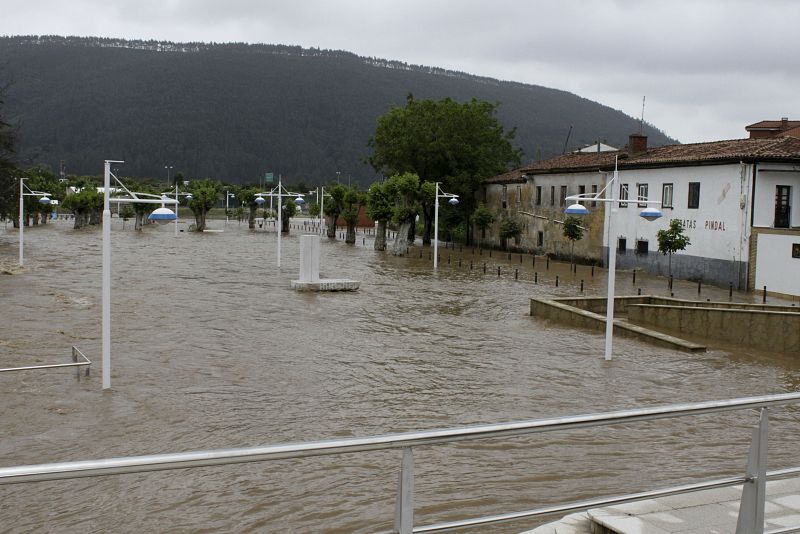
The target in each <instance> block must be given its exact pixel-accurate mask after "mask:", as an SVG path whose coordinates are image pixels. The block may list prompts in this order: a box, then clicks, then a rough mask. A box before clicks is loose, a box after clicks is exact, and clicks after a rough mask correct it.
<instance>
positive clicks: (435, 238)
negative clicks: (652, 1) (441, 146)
mask: <svg viewBox="0 0 800 534" xmlns="http://www.w3.org/2000/svg"><path fill="white" fill-rule="evenodd" d="M440 183H441V182H436V204H435V205H434V208H433V213H434V215H433V268H434V270H436V269H437V268H438V266H439V199H440V198H449V199H450V200H448V201H447V202H448V203H449V204H450V205H451V206H455V205H456V204H458V195H454V194H453V193H445V192H444V191H442V188H441V187H439V184H440Z"/></svg>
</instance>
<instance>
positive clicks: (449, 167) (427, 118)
mask: <svg viewBox="0 0 800 534" xmlns="http://www.w3.org/2000/svg"><path fill="white" fill-rule="evenodd" d="M496 109H497V105H496V104H490V103H488V102H483V101H479V100H476V99H472V100H471V101H470V102H466V103H463V104H459V103H458V102H456V101H454V100H451V99H450V98H445V99H442V100H439V101H438V102H435V101H433V100H415V99H414V97H413V96H411V95H409V96H408V98H407V100H406V106H405V107H404V108H400V107H397V106H393V107H392V108H390V109H389V111H388V112H387V113H385V114H384V115H382V116H381V117H380V118H379V119H378V127H377V129H376V131H375V135H374V136H373V137H371V138H370V140H369V142H368V145H369V147H370V148H371V149H372V152H373V153H372V155H371V156H370V157H369V158H368V160H367V161H368V162H369V163H370V165H372V167H373V168H374V169H375V170H376V171H384V172H385V173H386V174H390V175H396V174H403V173H407V172H408V173H414V174H416V175H417V176H418V177H419V179H420V185H421V184H424V183H425V182H442V187H443V189H445V190H446V191H447V192H448V193H455V194H457V195H459V200H460V202H459V205H458V210H459V211H460V213H461V214H462V220H464V221H465V223H466V226H467V228H468V227H469V220H470V216H471V215H472V212H473V211H474V210H475V207H476V205H475V193H476V192H477V191H478V188H479V187H480V186H481V185H482V183H483V181H484V180H485V179H486V178H488V177H491V176H495V175H497V174H501V173H503V172H505V171H506V170H508V168H509V167H511V166H516V165H519V161H520V157H521V151H520V150H518V149H514V148H513V147H512V145H511V141H512V140H513V138H514V134H515V132H514V130H511V131H510V132H504V131H503V127H502V126H501V125H500V123H499V122H498V121H497V118H496V117H495V111H496ZM423 215H424V216H425V218H426V228H427V229H429V228H430V225H429V223H428V222H427V221H428V219H429V218H430V216H429V214H428V213H427V212H425V211H424V210H423ZM466 239H467V243H469V242H470V241H471V235H470V232H469V229H467V236H466ZM423 241H424V242H428V243H429V242H430V234H429V232H428V233H427V234H426V235H423Z"/></svg>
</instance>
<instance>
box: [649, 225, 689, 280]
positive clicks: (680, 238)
mask: <svg viewBox="0 0 800 534" xmlns="http://www.w3.org/2000/svg"><path fill="white" fill-rule="evenodd" d="M656 237H657V238H658V251H659V252H661V253H662V254H664V255H665V256H666V255H669V276H670V277H671V276H672V254H673V253H674V252H678V251H679V250H685V249H686V247H688V246H689V245H691V244H692V243H691V242H690V241H689V236H687V235H686V234H684V233H683V223H682V222H681V221H680V220H678V219H672V220H671V221H670V222H669V228H667V229H666V230H659V231H658V233H657V234H656Z"/></svg>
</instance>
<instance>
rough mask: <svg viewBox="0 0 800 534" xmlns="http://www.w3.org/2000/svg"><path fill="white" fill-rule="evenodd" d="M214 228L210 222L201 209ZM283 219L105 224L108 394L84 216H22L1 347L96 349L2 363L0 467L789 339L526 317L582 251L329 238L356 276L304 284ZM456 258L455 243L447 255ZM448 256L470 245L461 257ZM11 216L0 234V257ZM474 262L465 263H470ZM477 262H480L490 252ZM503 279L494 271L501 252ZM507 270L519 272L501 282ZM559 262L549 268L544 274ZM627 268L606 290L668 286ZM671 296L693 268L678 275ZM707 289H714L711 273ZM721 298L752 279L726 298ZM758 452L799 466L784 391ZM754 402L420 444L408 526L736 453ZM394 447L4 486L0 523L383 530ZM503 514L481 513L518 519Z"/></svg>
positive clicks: (565, 495)
mask: <svg viewBox="0 0 800 534" xmlns="http://www.w3.org/2000/svg"><path fill="white" fill-rule="evenodd" d="M216 225H217V226H218V227H220V228H221V227H222V223H220V222H218V223H216ZM298 235H299V232H298V231H296V230H293V234H292V235H291V236H290V237H288V238H286V239H284V240H283V243H282V262H283V268H282V269H280V270H278V269H277V268H276V267H275V252H276V247H275V244H276V243H275V234H274V233H265V232H263V231H261V232H251V231H248V230H247V229H246V226H239V225H238V224H236V223H231V224H229V225H228V226H227V227H226V228H225V232H224V233H213V234H203V235H197V234H190V233H181V234H180V235H179V236H178V238H177V239H176V238H175V237H173V230H172V228H171V227H169V226H167V227H160V228H148V229H147V230H146V231H145V232H142V233H134V232H133V231H131V230H130V228H129V227H128V228H126V229H125V230H124V231H123V230H122V227H121V224H120V223H119V222H118V221H115V227H114V231H113V258H114V260H113V261H114V265H113V274H112V278H113V287H114V289H113V315H112V333H113V346H112V359H113V372H112V383H113V386H114V390H113V392H110V393H108V392H107V393H102V392H101V387H100V385H101V384H100V369H99V360H100V270H101V265H100V246H101V242H100V239H101V236H100V232H99V229H95V230H89V231H83V232H75V231H73V230H72V229H71V228H70V227H69V225H68V224H66V223H57V224H56V225H55V226H54V227H49V228H32V229H30V230H28V231H27V232H26V250H25V252H26V269H25V270H24V271H23V272H22V273H20V274H16V275H8V276H1V277H0V294H1V295H2V296H3V310H4V314H3V319H2V321H0V349H2V350H1V353H2V360H1V361H0V367H11V366H17V365H26V364H34V363H62V362H66V361H68V358H69V347H70V346H71V345H73V344H74V345H77V346H78V347H80V348H81V349H82V350H83V351H84V352H85V353H86V354H87V355H88V356H89V358H90V359H92V360H94V361H96V362H98V365H96V366H95V368H94V369H93V371H92V377H91V378H90V379H89V380H82V381H80V382H77V381H76V380H75V378H74V374H73V373H72V372H69V371H49V372H38V373H34V372H26V373H14V374H13V375H9V374H5V375H2V376H0V402H2V406H3V413H2V416H1V417H2V439H0V463H1V464H2V465H3V466H11V465H21V464H29V463H43V462H56V461H67V460H83V459H96V458H107V457H114V456H128V455H137V454H153V453H166V452H178V451H191V450H198V449H219V448H228V447H246V446H254V445H264V444H274V443H281V442H297V441H309V440H319V439H330V438H336V437H346V436H365V435H371V434H380V433H388V432H401V431H408V430H417V429H429V428H439V427H445V426H456V425H466V424H477V423H493V422H500V421H510V420H520V419H535V418H541V417H550V416H556V415H566V414H579V413H590V412H595V411H605V410H613V409H620V408H628V407H634V406H640V405H658V404H667V403H673V402H687V401H701V400H710V399H723V398H729V397H735V396H746V395H759V394H767V393H779V392H785V391H793V390H795V389H796V388H797V385H798V382H800V372H798V371H797V369H796V365H795V361H794V358H790V357H788V356H786V355H773V354H761V353H757V352H754V351H750V352H726V351H721V350H711V351H709V352H707V353H703V354H686V353H682V352H677V351H672V350H667V349H662V348H656V347H652V346H650V345H644V344H642V343H639V342H635V341H632V340H625V339H622V338H619V339H615V359H614V360H613V361H611V362H606V361H604V360H603V358H602V351H603V338H602V335H599V334H596V333H592V332H586V331H582V330H572V329H570V328H567V327H564V326H561V325H558V324H554V323H548V322H544V321H541V320H538V319H533V318H531V317H529V316H528V315H527V313H528V299H529V298H531V297H535V296H567V295H576V294H578V293H579V286H580V280H581V279H584V283H585V285H586V293H587V294H595V295H602V294H603V293H604V290H605V285H606V280H605V276H604V272H603V271H601V270H600V269H598V270H597V272H596V273H595V276H594V277H591V276H590V271H589V268H588V267H579V269H578V273H577V274H576V275H572V274H570V272H569V269H568V267H567V266H564V265H561V264H558V263H556V262H551V264H550V269H549V270H546V269H545V264H544V262H543V261H537V264H536V268H535V270H536V271H537V272H538V275H537V277H538V281H539V283H538V284H534V283H533V278H534V275H533V272H534V268H533V267H532V264H531V260H530V257H525V258H523V260H524V263H522V264H520V263H519V259H518V256H517V255H514V256H513V257H512V259H511V260H510V261H509V260H508V259H507V257H506V256H501V257H500V258H498V254H497V253H495V254H494V255H493V256H494V257H493V258H491V259H490V258H488V257H487V255H486V254H485V253H484V254H483V255H482V256H478V255H477V253H475V254H473V253H472V251H471V250H464V251H463V252H459V251H458V250H455V251H454V250H452V249H441V250H440V252H441V253H442V263H441V264H440V271H439V272H438V273H435V274H434V273H432V272H431V271H432V270H431V263H430V262H429V261H428V260H427V253H426V254H424V256H425V257H424V258H422V259H420V258H419V257H415V255H414V254H413V252H412V254H411V255H410V257H406V258H394V257H391V256H388V255H385V254H383V253H376V252H374V251H373V250H371V249H370V248H369V247H370V245H371V243H370V241H369V240H367V243H366V247H365V246H362V245H361V239H359V240H358V242H359V245H358V246H348V245H344V244H343V243H341V242H339V241H336V242H329V241H327V239H323V240H322V241H323V242H322V248H321V256H322V260H321V261H322V265H321V275H322V276H324V277H347V278H352V279H355V280H360V281H361V289H360V290H359V291H358V292H354V293H319V294H317V293H297V292H294V291H292V290H291V289H289V280H290V279H292V278H295V277H296V275H297V262H298V248H297V245H298V237H297V236H298ZM448 256H451V257H452V259H451V263H450V264H448V262H447V258H448ZM460 257H461V258H463V262H462V266H461V267H460V268H459V267H458V265H457V260H458V258H460ZM15 261H16V234H15V233H13V232H12V231H9V232H7V233H5V234H0V262H3V263H6V264H9V265H13V263H14V262H15ZM469 261H473V262H474V268H473V270H471V271H470V270H469ZM484 262H486V263H487V274H483V263H484ZM498 265H500V266H501V276H500V277H498V276H497V266H498ZM515 269H518V277H519V280H515V279H514V270H515ZM556 275H558V276H559V278H560V283H559V287H558V288H556V287H554V278H555V276H556ZM629 276H630V275H629V274H625V273H620V275H619V280H618V284H617V287H618V290H619V291H620V292H621V293H622V292H634V291H635V289H636V288H638V287H643V292H644V293H648V292H657V293H659V294H665V292H666V282H665V281H664V280H663V279H657V278H647V277H643V276H642V275H641V274H639V275H638V276H637V285H636V286H633V285H632V282H631V281H630V280H629V278H628V277H629ZM675 293H676V297H685V298H693V297H695V296H696V286H695V285H693V284H685V285H682V284H681V283H678V282H676V289H675ZM703 298H711V299H712V300H714V299H727V290H720V289H714V288H710V287H707V286H705V287H704V288H703ZM737 298H747V297H746V296H737ZM773 421H774V424H773V428H772V441H771V445H772V446H771V448H770V467H771V468H778V467H783V466H790V465H798V463H799V462H798V458H797V455H796V454H794V451H793V448H792V441H793V440H794V439H795V438H794V437H793V436H794V435H796V430H797V428H798V425H797V421H798V413H797V411H796V410H791V409H780V410H776V411H775V413H774V415H773ZM754 422H755V414H754V413H744V412H743V413H733V414H729V415H722V416H701V417H697V418H692V419H682V420H674V421H658V422H652V423H645V424H639V425H631V426H624V427H622V426H620V427H613V428H607V429H605V430H600V431H588V430H587V431H573V432H568V433H553V434H547V435H541V436H537V437H522V438H514V439H511V440H507V441H503V442H498V441H485V442H472V443H461V444H458V445H452V446H436V447H422V448H419V449H418V450H417V451H416V454H415V459H416V469H417V479H416V487H417V495H416V502H417V511H416V519H415V521H416V523H417V524H428V523H432V522H436V521H441V520H447V519H456V518H464V517H476V516H479V515H484V514H493V513H500V512H510V511H515V510H524V509H529V508H534V507H538V506H541V505H544V504H547V503H553V502H558V501H564V500H572V499H577V498H583V497H589V496H595V495H599V494H612V493H622V492H628V491H637V490H642V489H646V488H652V487H657V486H665V485H669V484H673V483H677V482H683V481H687V480H690V479H692V477H711V476H720V475H730V474H740V473H741V472H742V470H743V468H744V464H745V459H746V449H747V441H748V437H747V434H748V433H749V432H748V431H747V430H746V428H747V427H748V426H749V425H751V424H753V423H754ZM399 462H400V454H399V453H397V454H394V453H391V452H379V453H368V454H362V455H346V456H341V457H330V458H317V459H310V460H306V461H300V460H291V461H290V460H286V461H279V462H273V463H261V464H249V465H242V466H229V467H218V468H203V469H193V470H179V471H172V472H164V473H148V474H140V475H125V476H116V477H103V478H94V479H85V480H74V481H63V482H57V483H56V482H53V483H37V484H27V485H15V486H5V487H0V500H2V502H3V503H4V505H3V507H2V510H0V525H3V529H2V530H4V531H7V530H9V531H12V532H29V531H56V532H81V533H87V532H110V531H114V532H163V531H166V530H169V531H172V532H233V531H236V532H343V533H344V532H372V531H376V530H384V529H388V528H391V523H392V514H393V511H394V492H395V489H396V488H395V486H396V478H397V471H398V467H399ZM531 526H533V525H532V524H530V523H525V522H518V523H515V524H512V525H504V526H496V527H492V529H491V531H492V532H519V531H521V530H523V529H524V528H529V527H531Z"/></svg>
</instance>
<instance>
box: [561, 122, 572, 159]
mask: <svg viewBox="0 0 800 534" xmlns="http://www.w3.org/2000/svg"><path fill="white" fill-rule="evenodd" d="M570 135H572V125H571V124H570V125H569V131H568V132H567V138H566V140H564V150H562V151H561V153H562V154H566V153H567V143H569V136H570Z"/></svg>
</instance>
